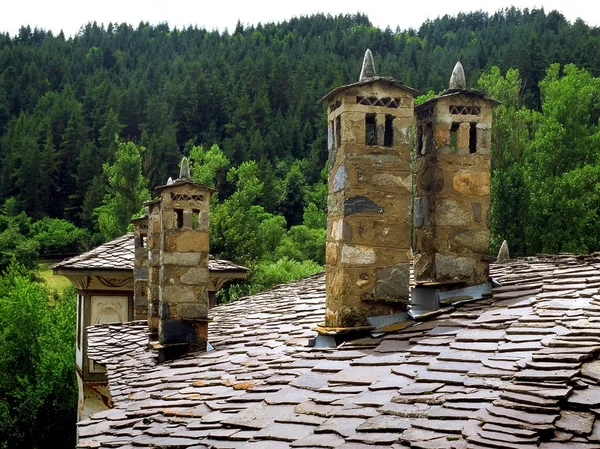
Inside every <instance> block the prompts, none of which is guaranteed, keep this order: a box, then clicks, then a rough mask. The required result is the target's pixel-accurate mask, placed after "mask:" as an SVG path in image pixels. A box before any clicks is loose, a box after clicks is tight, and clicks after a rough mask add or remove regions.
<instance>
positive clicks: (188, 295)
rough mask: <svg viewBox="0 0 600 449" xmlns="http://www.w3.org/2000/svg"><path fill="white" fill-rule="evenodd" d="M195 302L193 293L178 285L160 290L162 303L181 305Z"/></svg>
mask: <svg viewBox="0 0 600 449" xmlns="http://www.w3.org/2000/svg"><path fill="white" fill-rule="evenodd" d="M195 300H196V296H195V295H194V292H193V291H192V290H190V289H189V288H186V287H183V286H180V285H169V286H167V287H164V288H163V289H162V299H161V302H162V303H166V304H181V303H193V302H194V301H195Z"/></svg>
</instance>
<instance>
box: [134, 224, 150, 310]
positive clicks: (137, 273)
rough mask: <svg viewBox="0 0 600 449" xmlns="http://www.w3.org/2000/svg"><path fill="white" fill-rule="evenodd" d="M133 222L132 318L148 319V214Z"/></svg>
mask: <svg viewBox="0 0 600 449" xmlns="http://www.w3.org/2000/svg"><path fill="white" fill-rule="evenodd" d="M131 222H132V223H133V246H134V252H135V258H134V265H133V319H134V320H147V319H148V215H147V214H146V215H144V216H143V217H140V218H136V219H134V220H131Z"/></svg>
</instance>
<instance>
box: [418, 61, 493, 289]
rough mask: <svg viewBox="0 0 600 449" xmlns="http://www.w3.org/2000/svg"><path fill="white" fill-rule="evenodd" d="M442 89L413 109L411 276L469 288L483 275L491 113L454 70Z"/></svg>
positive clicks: (457, 69) (422, 281)
mask: <svg viewBox="0 0 600 449" xmlns="http://www.w3.org/2000/svg"><path fill="white" fill-rule="evenodd" d="M449 87H450V88H449V89H448V90H447V91H445V92H444V93H443V94H441V95H440V96H438V97H435V98H432V99H431V100H429V101H427V102H425V103H423V104H422V105H420V106H417V107H416V109H415V112H416V116H417V158H416V163H415V202H414V247H413V248H414V252H415V258H414V276H415V281H416V282H417V284H421V285H436V284H457V285H476V284H482V283H485V282H487V280H488V274H489V262H488V249H489V220H490V217H489V214H490V137H491V130H492V109H493V108H494V107H495V106H496V105H497V104H498V102H496V101H495V100H492V99H491V98H489V97H487V96H486V95H485V94H484V93H483V92H481V91H477V90H472V89H467V88H466V81H465V74H464V70H463V67H462V65H461V64H460V62H458V63H457V64H456V66H455V67H454V71H453V73H452V76H451V78H450V85H449Z"/></svg>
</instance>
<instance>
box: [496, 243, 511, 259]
mask: <svg viewBox="0 0 600 449" xmlns="http://www.w3.org/2000/svg"><path fill="white" fill-rule="evenodd" d="M509 260H510V254H509V252H508V243H507V242H506V240H504V241H503V242H502V246H501V247H500V251H498V257H497V258H496V261H497V262H508V261H509Z"/></svg>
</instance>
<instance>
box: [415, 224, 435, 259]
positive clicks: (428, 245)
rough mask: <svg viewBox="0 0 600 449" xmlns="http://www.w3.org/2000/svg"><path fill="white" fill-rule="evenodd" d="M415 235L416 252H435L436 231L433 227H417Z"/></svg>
mask: <svg viewBox="0 0 600 449" xmlns="http://www.w3.org/2000/svg"><path fill="white" fill-rule="evenodd" d="M414 235H415V245H414V251H415V253H426V252H431V253H432V254H433V252H435V233H434V228H433V227H423V228H416V229H415V231H414Z"/></svg>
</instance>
